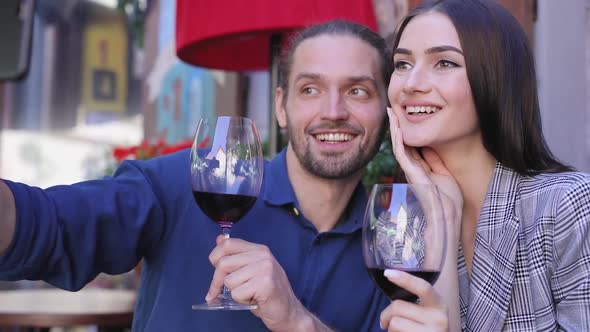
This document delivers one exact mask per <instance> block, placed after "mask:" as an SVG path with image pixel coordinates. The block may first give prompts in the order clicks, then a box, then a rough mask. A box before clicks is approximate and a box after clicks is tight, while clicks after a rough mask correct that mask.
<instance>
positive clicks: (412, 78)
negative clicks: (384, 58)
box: [402, 67, 431, 94]
mask: <svg viewBox="0 0 590 332" xmlns="http://www.w3.org/2000/svg"><path fill="white" fill-rule="evenodd" d="M430 88H431V85H430V82H429V79H428V73H426V71H425V70H423V69H422V68H420V67H414V68H412V70H411V71H409V72H408V74H407V76H406V81H405V82H404V85H403V86H402V92H404V93H406V94H411V93H416V92H422V93H425V92H428V91H430Z"/></svg>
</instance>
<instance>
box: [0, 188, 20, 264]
mask: <svg viewBox="0 0 590 332" xmlns="http://www.w3.org/2000/svg"><path fill="white" fill-rule="evenodd" d="M15 225H16V207H15V205H14V196H13V195H12V191H10V189H9V188H8V186H7V185H6V183H4V181H2V180H0V255H2V254H3V253H4V252H5V251H6V249H8V246H9V245H10V243H11V242H12V237H13V236H14V228H15Z"/></svg>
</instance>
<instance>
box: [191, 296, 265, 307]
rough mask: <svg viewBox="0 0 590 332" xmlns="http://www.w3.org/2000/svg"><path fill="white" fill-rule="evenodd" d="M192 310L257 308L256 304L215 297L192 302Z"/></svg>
mask: <svg viewBox="0 0 590 332" xmlns="http://www.w3.org/2000/svg"><path fill="white" fill-rule="evenodd" d="M192 308H193V310H252V309H258V305H256V304H243V303H238V302H236V301H234V300H232V299H223V298H215V299H213V300H211V301H209V302H205V303H201V304H193V306H192Z"/></svg>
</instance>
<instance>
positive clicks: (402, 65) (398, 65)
mask: <svg viewBox="0 0 590 332" xmlns="http://www.w3.org/2000/svg"><path fill="white" fill-rule="evenodd" d="M410 67H411V66H410V64H409V63H408V62H406V61H402V60H400V61H395V62H394V63H393V68H394V70H408V69H410Z"/></svg>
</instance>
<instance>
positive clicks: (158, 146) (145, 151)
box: [112, 137, 210, 163]
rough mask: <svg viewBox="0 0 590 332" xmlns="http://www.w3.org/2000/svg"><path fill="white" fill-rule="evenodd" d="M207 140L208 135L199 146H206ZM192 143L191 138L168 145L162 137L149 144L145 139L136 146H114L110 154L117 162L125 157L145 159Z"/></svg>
mask: <svg viewBox="0 0 590 332" xmlns="http://www.w3.org/2000/svg"><path fill="white" fill-rule="evenodd" d="M209 140H210V139H209V137H206V138H205V139H204V140H203V142H202V143H201V144H199V148H203V147H206V146H207V145H208V144H209ZM192 144H193V141H192V140H191V139H187V140H183V141H180V142H178V143H176V144H173V145H168V144H167V143H166V141H165V140H163V139H159V140H158V141H157V142H156V143H155V144H150V143H149V142H148V141H147V140H143V141H142V142H141V143H140V144H139V145H137V146H131V147H115V148H114V149H113V151H112V154H113V157H114V158H115V160H116V161H117V162H118V163H120V162H122V161H123V160H125V159H140V160H145V159H150V158H153V157H157V156H162V155H166V154H171V153H174V152H177V151H180V150H183V149H187V148H190V147H191V146H192Z"/></svg>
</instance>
